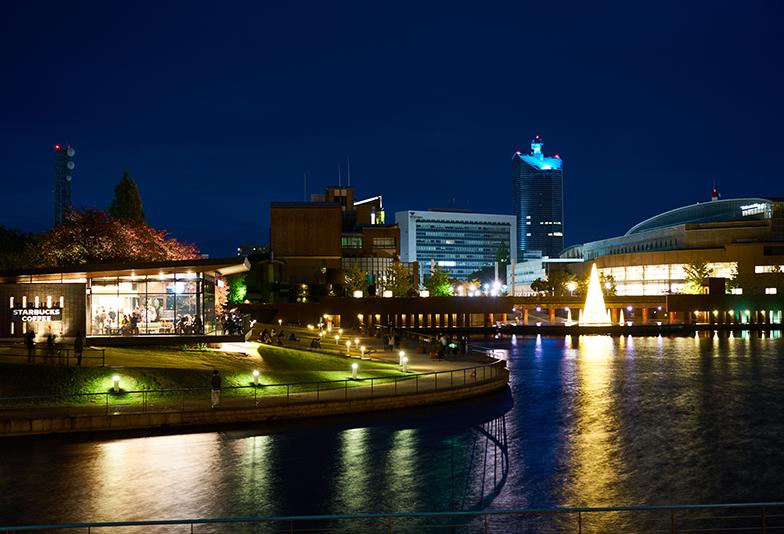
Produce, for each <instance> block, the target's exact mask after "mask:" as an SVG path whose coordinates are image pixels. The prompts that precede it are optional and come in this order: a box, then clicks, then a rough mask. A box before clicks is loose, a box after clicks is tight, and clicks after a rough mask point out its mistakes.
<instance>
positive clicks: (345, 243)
mask: <svg viewBox="0 0 784 534" xmlns="http://www.w3.org/2000/svg"><path fill="white" fill-rule="evenodd" d="M340 246H341V247H342V248H362V238H361V237H360V236H354V235H344V236H342V237H341V238H340Z"/></svg>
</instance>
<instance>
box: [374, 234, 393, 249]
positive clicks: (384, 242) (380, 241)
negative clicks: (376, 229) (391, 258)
mask: <svg viewBox="0 0 784 534" xmlns="http://www.w3.org/2000/svg"><path fill="white" fill-rule="evenodd" d="M373 248H395V238H394V237H374V238H373Z"/></svg>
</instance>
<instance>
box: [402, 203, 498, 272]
mask: <svg viewBox="0 0 784 534" xmlns="http://www.w3.org/2000/svg"><path fill="white" fill-rule="evenodd" d="M510 226H511V225H510V223H500V222H490V221H457V220H456V221H439V220H428V219H426V218H422V219H421V220H419V221H417V225H416V254H417V260H418V261H419V262H420V264H421V265H422V267H421V268H420V271H419V272H420V276H424V275H425V273H426V272H427V273H429V272H430V265H432V264H435V265H439V266H440V267H441V268H442V269H443V270H444V271H446V272H447V273H449V276H450V277H451V278H455V279H458V280H465V279H467V278H468V277H469V275H470V274H472V273H474V272H476V271H478V270H480V269H482V268H484V267H487V266H489V265H493V264H494V263H495V261H496V255H497V253H498V248H499V246H501V244H502V243H503V244H504V245H505V246H506V247H507V250H510V249H511V247H512V246H513V244H512V243H511V242H510V239H511V238H510V236H511V232H510ZM500 274H503V273H500Z"/></svg>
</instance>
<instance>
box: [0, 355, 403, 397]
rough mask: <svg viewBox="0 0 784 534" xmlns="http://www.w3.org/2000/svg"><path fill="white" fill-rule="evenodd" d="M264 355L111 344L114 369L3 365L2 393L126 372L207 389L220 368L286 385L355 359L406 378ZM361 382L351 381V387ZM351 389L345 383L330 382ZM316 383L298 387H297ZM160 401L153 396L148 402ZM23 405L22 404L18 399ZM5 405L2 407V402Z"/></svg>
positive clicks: (58, 389)
mask: <svg viewBox="0 0 784 534" xmlns="http://www.w3.org/2000/svg"><path fill="white" fill-rule="evenodd" d="M259 350H260V356H255V355H248V354H237V353H228V352H217V351H183V350H180V349H176V348H166V347H162V348H154V349H153V348H114V347H112V348H107V354H106V358H107V362H109V363H110V364H111V367H105V368H101V367H79V368H74V367H70V368H68V367H63V366H49V365H33V366H30V365H24V364H15V363H4V364H0V397H16V396H32V395H71V394H84V393H104V392H107V391H109V390H111V389H112V385H113V384H112V375H114V374H117V375H119V376H120V387H121V388H122V389H123V390H125V391H134V390H153V389H181V388H206V387H208V386H209V384H210V377H211V374H212V369H219V370H220V372H221V376H222V377H223V386H226V387H231V386H249V385H252V383H253V377H252V375H251V372H252V371H253V370H254V369H256V370H258V371H259V372H260V375H261V376H260V383H261V384H268V385H272V384H286V383H302V382H323V381H332V380H345V379H346V378H349V377H350V376H351V367H350V366H351V363H358V364H359V366H360V367H359V374H358V376H359V378H370V377H374V378H376V377H378V378H380V377H394V376H400V375H401V373H400V372H399V370H398V368H397V366H394V365H392V364H387V363H380V362H371V361H368V360H364V361H359V360H357V359H348V358H345V357H341V356H334V355H327V354H319V353H313V352H306V351H300V350H296V349H292V348H288V347H274V346H268V345H261V346H260V349H259ZM357 385H360V384H356V383H349V387H355V386H357ZM330 387H345V386H344V383H340V384H334V385H324V386H322V389H327V388H330ZM303 389H305V390H310V389H313V387H295V388H292V389H291V391H292V392H295V391H300V390H303ZM257 393H259V394H281V393H285V388H280V387H277V388H275V387H271V388H260V389H259V390H258V391H257ZM225 394H226V395H228V396H236V395H240V396H242V395H249V396H253V389H252V388H248V389H247V390H242V391H226V392H225ZM183 395H184V396H185V398H186V399H187V398H203V396H204V392H194V393H186V394H181V393H178V394H167V396H166V398H170V399H172V400H174V401H177V400H178V399H181V398H182V396H183ZM156 400H160V399H156V398H148V401H156ZM115 401H116V402H126V403H131V404H134V403H140V402H141V401H142V398H141V395H127V394H125V395H119V396H117V397H113V398H112V402H115ZM90 402H104V399H103V398H100V399H98V398H94V397H80V398H75V399H70V400H68V401H63V400H60V401H56V402H55V401H46V402H43V403H42V402H40V401H39V402H37V403H36V404H35V405H36V406H42V405H46V406H53V405H60V406H61V405H63V404H82V403H90ZM12 404H14V405H18V404H19V402H18V401H15V402H14V403H12ZM0 406H2V405H0Z"/></svg>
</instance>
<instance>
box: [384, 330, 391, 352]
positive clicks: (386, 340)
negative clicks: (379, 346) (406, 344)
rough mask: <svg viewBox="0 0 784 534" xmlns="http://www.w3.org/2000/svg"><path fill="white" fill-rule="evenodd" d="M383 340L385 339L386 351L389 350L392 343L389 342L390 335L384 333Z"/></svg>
mask: <svg viewBox="0 0 784 534" xmlns="http://www.w3.org/2000/svg"><path fill="white" fill-rule="evenodd" d="M383 341H384V352H388V351H389V346H390V343H389V336H388V335H387V334H384V340H383Z"/></svg>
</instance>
